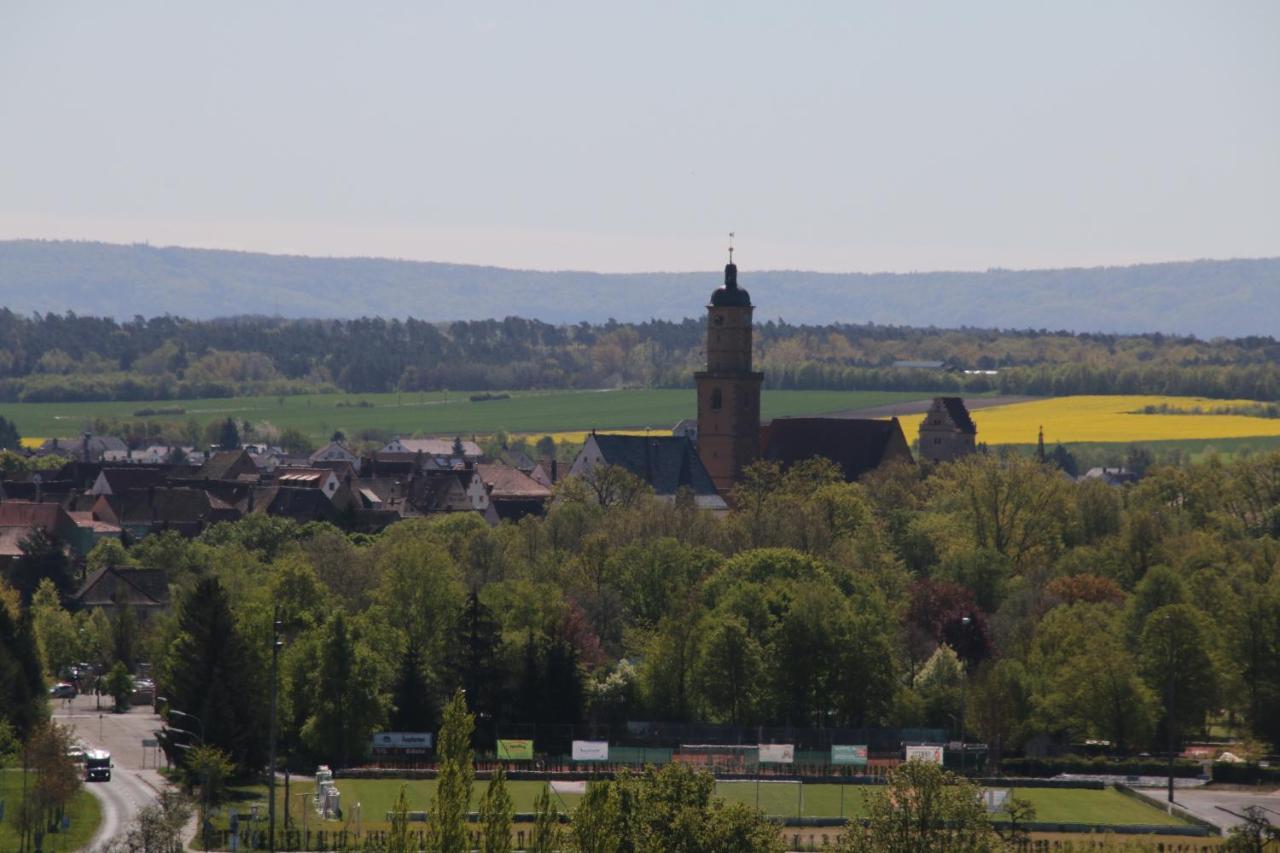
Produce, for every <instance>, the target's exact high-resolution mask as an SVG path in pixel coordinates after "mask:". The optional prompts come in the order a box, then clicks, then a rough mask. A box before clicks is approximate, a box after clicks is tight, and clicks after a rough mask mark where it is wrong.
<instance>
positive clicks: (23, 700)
mask: <svg viewBox="0 0 1280 853" xmlns="http://www.w3.org/2000/svg"><path fill="white" fill-rule="evenodd" d="M48 715H49V703H48V700H47V697H46V696H45V685H44V676H43V675H42V674H41V667H40V653H39V648H38V646H37V643H36V636H35V628H34V626H33V623H32V618H31V611H30V610H26V611H24V612H23V614H22V616H21V618H19V619H18V620H16V621H15V620H14V619H13V616H12V615H11V614H10V613H9V609H8V608H7V607H4V606H0V720H3V719H7V720H8V721H9V722H10V723H11V724H13V728H14V731H15V733H16V735H17V737H18V739H19V740H26V739H27V738H28V737H30V736H31V734H32V733H33V732H34V731H35V729H36V728H37V727H38V726H39V725H40V724H42V723H43V722H44V721H45V719H46V718H47V717H48Z"/></svg>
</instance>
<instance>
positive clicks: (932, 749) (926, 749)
mask: <svg viewBox="0 0 1280 853" xmlns="http://www.w3.org/2000/svg"><path fill="white" fill-rule="evenodd" d="M907 761H924V762H927V763H929V764H941V763H942V747H941V746H909V747H907Z"/></svg>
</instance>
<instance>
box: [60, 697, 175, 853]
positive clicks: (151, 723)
mask: <svg viewBox="0 0 1280 853" xmlns="http://www.w3.org/2000/svg"><path fill="white" fill-rule="evenodd" d="M53 704H54V711H53V716H54V719H55V720H57V721H58V722H59V723H62V724H64V725H70V726H72V727H73V728H74V729H75V736H76V737H77V738H78V739H79V740H80V741H82V742H83V743H84V745H85V746H86V747H88V748H92V749H105V750H107V751H109V752H110V753H111V761H112V763H113V764H114V765H115V766H114V767H113V768H112V769H111V781H110V782H86V783H85V788H86V789H87V790H88V791H89V793H91V794H93V795H94V796H95V797H97V798H98V801H99V802H100V803H101V804H102V825H101V826H100V827H99V828H98V834H97V835H95V836H94V838H93V842H92V843H91V844H90V845H89V848H88V849H90V850H97V849H98V848H99V847H101V846H103V845H105V844H106V843H107V842H108V841H110V840H111V839H113V838H115V837H117V836H118V835H122V834H123V833H125V832H126V831H128V827H129V824H130V823H131V822H132V821H133V818H134V816H135V815H137V814H138V812H139V811H141V810H142V808H143V806H146V805H147V804H148V803H151V802H152V801H154V800H155V799H156V796H157V794H158V793H159V791H160V790H161V789H162V788H163V787H164V785H165V781H164V779H163V778H162V777H161V776H160V774H159V773H158V772H157V771H156V769H155V761H156V754H157V750H154V749H144V748H143V746H142V740H143V739H144V738H151V737H153V734H152V733H153V732H155V731H156V730H157V729H159V728H160V718H159V717H158V716H156V715H155V714H154V713H152V711H151V707H150V706H149V705H148V706H143V707H140V708H134V709H133V710H131V711H130V712H129V713H127V714H113V713H111V712H110V711H109V710H106V708H107V707H109V704H110V700H109V699H106V698H105V697H104V700H103V703H102V705H103V708H102V710H99V709H98V707H97V702H96V700H95V697H94V696H92V695H89V696H84V695H82V696H78V697H76V698H75V699H73V700H71V701H70V702H66V701H64V700H60V699H55V700H53ZM160 761H161V762H162V763H163V761H164V758H163V756H161V757H160Z"/></svg>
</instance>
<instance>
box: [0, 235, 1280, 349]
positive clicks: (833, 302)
mask: <svg viewBox="0 0 1280 853" xmlns="http://www.w3.org/2000/svg"><path fill="white" fill-rule="evenodd" d="M741 249H742V252H741V254H740V256H739V263H740V264H742V281H743V286H744V287H746V288H747V289H749V290H750V291H751V294H752V297H753V300H754V302H755V304H756V306H757V309H758V311H759V314H758V316H761V317H770V318H782V319H785V320H786V321H788V322H791V323H802V324H803V323H810V324H815V323H816V324H821V323H827V322H829V321H831V320H839V321H857V322H874V323H879V324H890V325H902V324H908V325H913V326H930V325H934V326H952V325H962V326H974V327H982V328H990V327H999V326H1004V327H1017V328H1023V327H1029V328H1054V329H1058V328H1063V329H1070V330H1073V331H1104V332H1146V331H1160V332H1175V333H1184V334H1196V335H1199V336H1201V337H1215V336H1230V337H1236V336H1240V335H1254V334H1262V335H1270V334H1275V333H1276V325H1275V317H1277V316H1280V259H1276V258H1261V259H1239V260H1196V261H1183V262H1171V263H1153V264H1135V265H1132V266H1111V267H1093V268H1074V269H1044V270H1012V269H988V270H984V271H971V272H908V273H818V272H810V271H805V270H764V269H760V268H759V267H758V266H757V265H756V264H753V263H752V261H751V260H750V254H749V251H750V245H749V244H744V245H743V246H742V247H741ZM707 261H708V262H707V268H708V269H707V271H705V272H638V273H617V274H606V273H595V272H583V271H575V270H558V271H540V270H519V269H503V268H499V267H493V266H471V265H466V264H449V263H432V262H418V261H402V260H391V259H386V258H319V257H304V256H290V255H267V254H256V253H251V252H230V251H219V250H210V249H187V248H182V247H158V246H150V245H141V244H134V245H116V244H108V243H92V242H71V241H52V240H49V241H38V240H13V241H0V305H7V306H9V307H10V308H12V309H14V310H16V311H18V312H20V313H23V314H26V313H30V312H33V311H41V312H44V311H55V312H63V311H67V310H74V311H77V312H79V313H81V314H100V315H107V316H114V317H117V318H126V317H132V316H134V315H135V314H145V315H152V314H175V315H180V316H187V317H195V318H200V319H209V318H214V317H226V316H233V315H238V314H277V313H278V314H281V315H283V316H285V317H292V318H299V317H338V318H351V317H355V316H359V315H362V314H364V315H371V316H382V317H403V316H406V315H411V314H412V315H416V316H421V317H425V318H427V319H430V320H438V321H452V320H481V319H485V318H488V317H505V316H508V315H517V316H522V317H532V318H536V319H539V320H542V321H545V322H550V323H557V324H558V323H577V322H580V321H586V322H592V323H602V322H605V321H607V320H608V319H609V318H615V319H617V320H619V321H623V322H639V321H643V320H648V319H659V320H680V319H682V318H684V317H690V316H695V315H697V314H699V313H700V310H701V307H702V303H703V301H704V300H705V299H706V296H707V294H709V293H710V292H711V291H712V290H713V289H714V288H715V287H717V286H718V285H719V283H720V279H721V273H720V272H719V271H718V270H717V269H716V267H718V265H719V263H720V262H721V256H720V255H719V253H718V251H714V250H713V251H709V253H708V258H707ZM653 263H654V266H655V267H656V268H658V269H661V268H662V267H663V261H662V258H654V259H653Z"/></svg>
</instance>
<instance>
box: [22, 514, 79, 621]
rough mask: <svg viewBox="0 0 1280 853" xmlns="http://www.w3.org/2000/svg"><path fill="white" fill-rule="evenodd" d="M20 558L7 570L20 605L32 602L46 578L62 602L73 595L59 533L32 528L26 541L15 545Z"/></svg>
mask: <svg viewBox="0 0 1280 853" xmlns="http://www.w3.org/2000/svg"><path fill="white" fill-rule="evenodd" d="M18 547H19V548H20V549H21V550H22V556H21V557H19V558H18V559H17V561H16V562H15V563H14V565H13V568H12V569H10V575H9V581H10V583H12V584H13V586H14V588H15V589H16V590H17V591H18V592H19V594H21V596H22V603H23V604H27V603H29V602H30V601H31V596H32V595H34V594H35V591H36V587H37V586H39V585H40V581H41V580H43V579H45V578H48V579H50V580H52V581H53V584H54V586H56V587H57V588H58V594H59V595H60V596H62V597H63V598H64V599H65V598H66V597H67V596H69V595H70V594H71V592H72V585H73V579H72V576H71V560H70V559H69V558H68V557H67V549H66V545H65V543H64V542H63V541H62V540H61V539H60V538H59V537H58V534H56V533H51V532H49V531H47V530H45V529H44V528H43V527H40V526H38V525H37V526H35V527H32V528H31V532H30V533H28V534H27V536H26V538H25V539H23V540H22V541H21V542H19V543H18Z"/></svg>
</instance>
